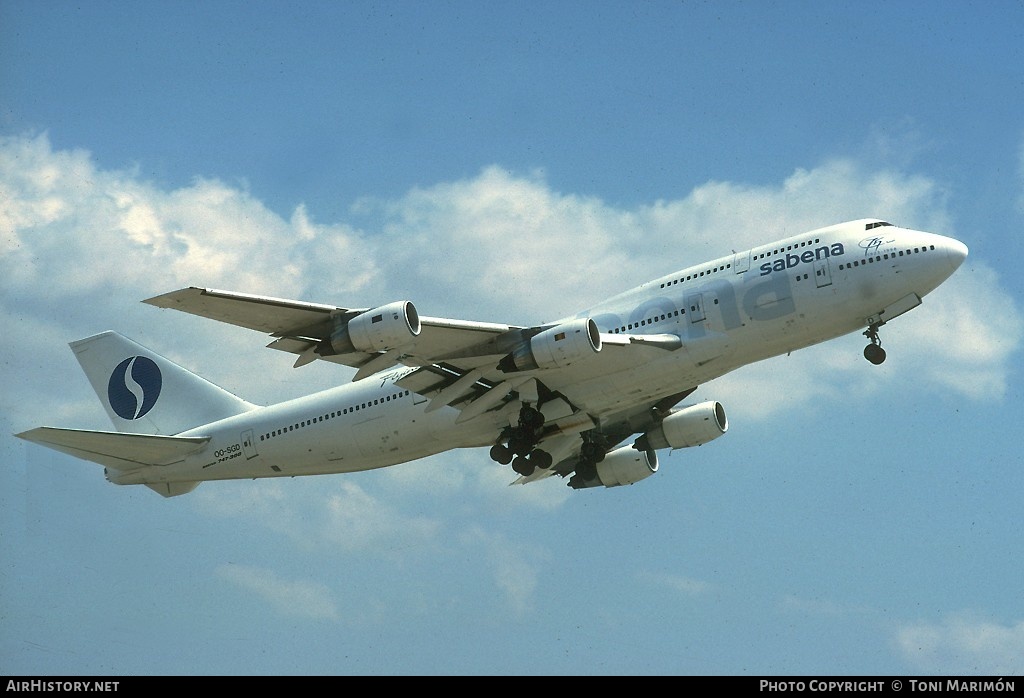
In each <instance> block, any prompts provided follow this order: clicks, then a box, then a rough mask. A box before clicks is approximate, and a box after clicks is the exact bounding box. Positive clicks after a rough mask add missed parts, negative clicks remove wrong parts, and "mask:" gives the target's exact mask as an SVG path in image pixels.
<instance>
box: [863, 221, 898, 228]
mask: <svg viewBox="0 0 1024 698" xmlns="http://www.w3.org/2000/svg"><path fill="white" fill-rule="evenodd" d="M887 225H892V223H886V222H885V221H875V222H873V223H868V224H867V225H865V226H864V230H874V229H875V228H884V227H885V226H887Z"/></svg>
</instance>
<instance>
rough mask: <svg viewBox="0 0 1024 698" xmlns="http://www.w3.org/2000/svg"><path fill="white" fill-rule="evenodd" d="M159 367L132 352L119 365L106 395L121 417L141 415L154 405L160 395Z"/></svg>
mask: <svg viewBox="0 0 1024 698" xmlns="http://www.w3.org/2000/svg"><path fill="white" fill-rule="evenodd" d="M161 386H163V377H162V376H161V375H160V367H159V366H157V365H156V363H155V362H154V361H153V360H152V359H148V358H146V357H145V356H132V357H130V358H127V359H125V360H124V361H122V362H121V363H119V364H118V365H117V368H115V369H114V372H113V373H111V374H110V382H109V383H108V384H107V399H108V400H110V407H111V409H113V410H114V413H115V414H116V415H117V416H118V417H121V418H122V419H138V418H139V417H143V416H145V415H146V413H147V412H149V411H150V410H151V409H153V405H155V404H156V399H157V398H158V397H160V388H161Z"/></svg>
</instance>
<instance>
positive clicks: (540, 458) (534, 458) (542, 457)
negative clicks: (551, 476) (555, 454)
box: [530, 448, 552, 470]
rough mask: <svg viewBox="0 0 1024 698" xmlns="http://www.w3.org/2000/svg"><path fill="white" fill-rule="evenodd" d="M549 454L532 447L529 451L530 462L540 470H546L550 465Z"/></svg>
mask: <svg viewBox="0 0 1024 698" xmlns="http://www.w3.org/2000/svg"><path fill="white" fill-rule="evenodd" d="M551 461H552V459H551V454H550V453H548V452H547V451H544V450H542V449H539V448H535V449H533V451H531V452H530V462H531V463H533V464H534V465H535V466H537V467H538V468H540V469H541V470H547V469H548V468H550V467H551Z"/></svg>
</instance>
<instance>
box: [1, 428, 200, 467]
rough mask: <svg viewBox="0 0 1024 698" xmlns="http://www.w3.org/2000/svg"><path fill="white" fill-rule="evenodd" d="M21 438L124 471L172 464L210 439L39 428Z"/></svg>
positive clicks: (23, 434)
mask: <svg viewBox="0 0 1024 698" xmlns="http://www.w3.org/2000/svg"><path fill="white" fill-rule="evenodd" d="M17 436H18V438H20V439H25V440H26V441H32V442H35V443H37V444H41V445H43V446H48V447H49V448H52V449H54V450H56V451H60V452H61V453H67V454H69V455H72V456H75V457H76V458H84V459H85V460H90V461H92V462H93V463H99V464H100V465H104V466H107V467H109V468H115V469H117V470H121V471H130V470H136V469H138V468H143V467H146V466H151V465H170V464H171V463H177V462H178V461H182V460H184V459H185V458H187V457H188V456H190V455H191V454H193V453H196V452H197V451H200V450H201V449H202V448H203V447H204V446H205V445H206V443H207V442H208V441H209V440H210V437H208V436H158V435H154V434H126V433H122V432H116V431H90V430H87V429H57V428H55V427H38V428H36V429H30V430H29V431H24V432H22V433H20V434H17Z"/></svg>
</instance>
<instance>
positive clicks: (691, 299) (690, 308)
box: [686, 293, 704, 322]
mask: <svg viewBox="0 0 1024 698" xmlns="http://www.w3.org/2000/svg"><path fill="white" fill-rule="evenodd" d="M686 313H687V315H689V316H690V322H703V321H704V295H703V294H700V293H694V294H693V295H692V296H687V297H686Z"/></svg>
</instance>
